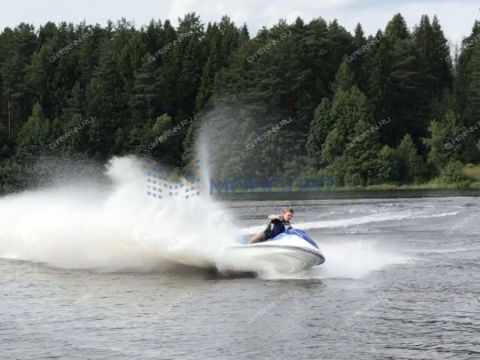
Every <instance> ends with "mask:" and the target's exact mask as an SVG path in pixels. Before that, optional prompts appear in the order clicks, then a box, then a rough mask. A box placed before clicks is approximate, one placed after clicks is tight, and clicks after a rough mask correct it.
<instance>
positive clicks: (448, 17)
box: [0, 0, 480, 42]
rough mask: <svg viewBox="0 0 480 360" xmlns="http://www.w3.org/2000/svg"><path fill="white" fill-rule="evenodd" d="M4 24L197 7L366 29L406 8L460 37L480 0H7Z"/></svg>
mask: <svg viewBox="0 0 480 360" xmlns="http://www.w3.org/2000/svg"><path fill="white" fill-rule="evenodd" d="M2 3H3V4H2V9H1V11H0V28H1V29H3V28H4V27H6V26H10V27H13V26H16V25H18V24H19V23H21V22H27V23H31V24H34V25H36V26H38V25H41V24H44V23H46V22H47V21H54V22H60V21H67V22H73V23H77V24H78V23H79V22H80V21H82V20H85V21H86V22H87V23H88V24H95V23H99V24H102V25H105V24H106V21H107V20H108V19H111V20H116V19H120V18H122V17H125V18H127V20H131V21H133V22H134V23H135V25H136V26H137V27H139V26H141V25H144V24H147V23H148V22H149V20H150V19H152V18H155V19H160V20H162V21H163V20H165V19H170V20H171V21H172V22H173V23H174V24H176V23H177V18H178V17H182V16H183V15H184V14H185V13H187V12H191V11H195V12H196V13H197V14H199V15H200V16H201V19H202V21H203V22H205V23H207V22H209V21H215V20H217V21H218V20H219V19H220V18H221V16H222V15H224V14H228V15H229V16H230V17H231V18H232V20H233V21H235V22H236V23H237V24H243V23H247V25H248V27H249V29H250V35H252V36H253V35H255V34H256V32H257V30H258V29H259V28H261V27H262V26H264V25H265V26H267V27H270V26H272V25H274V24H275V23H277V22H278V20H279V19H280V18H283V19H286V20H287V21H288V22H292V21H294V20H295V18H296V17H297V16H300V17H301V18H302V19H304V20H306V21H308V20H310V19H312V18H315V17H319V16H320V17H323V18H324V19H325V20H327V21H331V20H333V19H335V18H336V19H338V20H339V22H340V24H341V25H343V26H344V27H346V28H347V30H349V31H352V30H353V29H354V27H355V25H356V24H357V23H358V22H360V23H361V24H362V26H363V28H364V30H365V33H366V34H367V35H368V34H372V33H375V32H376V31H377V30H378V29H379V28H382V29H383V28H384V27H385V25H386V23H387V21H388V20H389V19H391V18H392V16H393V15H394V14H396V13H398V12H400V13H401V14H402V15H403V16H404V17H405V19H406V20H407V24H408V26H409V27H410V28H412V27H413V26H414V25H415V24H417V23H418V21H419V19H420V15H421V14H428V15H430V16H431V17H433V15H437V17H438V18H439V19H440V24H441V25H442V27H443V29H444V31H445V34H446V36H447V38H448V39H449V40H451V41H452V42H458V41H460V40H461V39H462V38H463V37H465V36H468V35H469V34H470V32H471V29H472V26H473V23H474V20H475V19H480V10H479V8H480V2H479V1H478V0H475V1H474V0H444V1H439V0H437V1H433V0H416V1H415V0H293V1H292V0H291V1H287V0H223V1H222V0H175V1H173V0H41V1H39V0H14V1H7V0H2Z"/></svg>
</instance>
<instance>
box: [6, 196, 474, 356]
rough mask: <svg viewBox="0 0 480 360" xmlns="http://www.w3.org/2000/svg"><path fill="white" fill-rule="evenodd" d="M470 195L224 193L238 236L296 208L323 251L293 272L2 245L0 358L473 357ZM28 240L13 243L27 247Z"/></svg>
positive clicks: (296, 220)
mask: <svg viewBox="0 0 480 360" xmlns="http://www.w3.org/2000/svg"><path fill="white" fill-rule="evenodd" d="M479 204H480V203H479V199H478V198H475V197H439V198H397V199H381V198H380V199H355V200H348V199H342V200H334V199H329V200H300V201H299V200H297V201H289V202H288V203H287V202H285V201H281V200H278V201H237V202H227V203H226V207H227V208H228V210H229V212H230V213H231V214H233V215H234V216H233V217H234V218H236V219H237V222H238V223H239V224H240V226H241V227H242V228H243V231H246V232H249V231H250V232H253V231H255V230H256V229H258V228H261V227H263V226H264V224H265V220H264V219H265V217H266V216H267V215H268V214H269V213H272V212H275V211H278V209H279V208H281V207H283V206H285V205H289V206H292V207H293V208H294V209H295V217H294V225H295V226H296V227H298V228H301V229H305V230H306V231H307V232H309V233H310V234H311V236H312V237H313V238H314V239H316V240H317V242H318V243H319V245H320V248H321V249H322V251H323V252H324V254H325V257H326V263H325V264H324V265H322V266H320V267H318V268H316V269H313V270H312V271H310V272H307V273H305V274H301V275H299V276H297V277H296V278H282V277H274V278H268V279H266V278H259V277H223V276H221V275H219V274H214V273H212V272H209V271H206V270H201V269H198V268H194V267H186V266H173V265H171V266H170V265H169V266H167V267H162V269H155V270H148V271H129V270H124V271H122V270H117V271H113V272H112V271H109V272H105V271H104V270H99V269H95V266H93V267H92V268H91V269H88V268H87V269H85V268H84V269H71V268H69V267H68V266H57V265H58V264H56V263H54V264H53V265H55V266H52V264H49V263H48V262H49V261H48V260H45V261H37V258H35V257H32V259H34V260H35V261H31V260H32V259H23V260H20V258H17V257H15V256H7V255H5V254H4V258H2V259H0V298H1V301H0V354H1V355H0V358H1V359H63V358H65V359H67V358H68V359H208V358H212V359H252V358H260V359H474V358H480V336H479V334H480V239H479V235H478V234H479V232H480V222H479V214H480V205H479ZM37 215H38V216H39V217H41V216H42V214H41V213H39V214H37ZM172 216H173V217H174V216H175V214H172ZM199 216H203V214H199ZM207 216H208V215H207ZM2 226H7V225H5V224H2ZM24 226H27V227H28V223H27V224H24ZM185 226H188V224H185ZM14 234H16V233H13V232H12V233H11V235H10V236H14ZM0 235H1V230H0ZM52 236H53V235H52ZM72 236H73V235H72ZM30 237H31V241H32V243H29V242H24V243H22V248H27V247H28V246H33V245H32V244H33V242H34V241H36V239H37V238H36V235H31V236H30ZM0 241H2V238H1V236H0ZM3 241H4V242H5V239H3ZM36 246H38V244H37V245H36ZM44 246H45V247H48V246H53V245H51V244H44ZM1 248H2V247H1V246H0V250H1ZM5 248H6V245H5V244H4V245H3V249H4V250H5ZM75 249H76V250H75V251H78V257H81V256H82V248H81V246H78V245H77V247H76V248H75ZM17 250H18V249H17ZM47 250H48V249H44V251H47ZM56 251H58V250H56ZM10 255H11V254H10ZM41 259H43V258H41ZM45 259H48V257H45Z"/></svg>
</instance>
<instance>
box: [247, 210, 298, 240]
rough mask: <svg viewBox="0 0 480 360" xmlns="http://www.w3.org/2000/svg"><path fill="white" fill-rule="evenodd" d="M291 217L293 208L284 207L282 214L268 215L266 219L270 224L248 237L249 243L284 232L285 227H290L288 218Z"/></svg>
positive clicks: (271, 237)
mask: <svg viewBox="0 0 480 360" xmlns="http://www.w3.org/2000/svg"><path fill="white" fill-rule="evenodd" d="M292 218H293V209H292V208H285V209H283V215H270V216H269V217H268V219H269V220H270V224H268V226H267V228H266V229H265V230H264V231H262V232H260V233H258V234H255V235H253V236H252V238H251V239H250V244H253V243H257V242H262V241H265V240H268V239H273V238H274V237H275V236H277V235H278V234H281V233H283V232H285V230H286V229H290V228H291V227H292V226H291V225H290V220H292Z"/></svg>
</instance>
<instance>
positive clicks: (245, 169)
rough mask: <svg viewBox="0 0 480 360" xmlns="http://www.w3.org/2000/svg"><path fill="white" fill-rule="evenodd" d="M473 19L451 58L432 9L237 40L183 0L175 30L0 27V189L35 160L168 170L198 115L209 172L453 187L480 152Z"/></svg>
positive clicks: (243, 30) (279, 29) (229, 28)
mask: <svg viewBox="0 0 480 360" xmlns="http://www.w3.org/2000/svg"><path fill="white" fill-rule="evenodd" d="M472 25H473V29H472V33H471V34H470V36H469V37H467V38H466V39H464V41H463V43H462V44H461V46H459V47H458V48H457V50H456V52H455V56H453V58H452V56H451V54H450V48H449V46H448V42H447V39H446V38H445V35H444V33H443V31H442V28H441V25H440V24H439V21H438V19H437V18H436V17H434V18H433V19H431V18H429V17H428V16H425V15H424V16H421V18H420V19H419V23H418V24H417V25H415V26H414V27H413V28H412V29H410V28H409V27H408V26H407V24H406V22H405V20H404V18H403V17H402V16H401V15H400V14H397V15H395V16H393V18H392V19H391V21H390V22H389V23H388V24H386V27H385V29H382V30H379V31H378V32H377V33H376V34H372V35H366V34H364V32H363V31H362V27H361V25H360V24H359V25H358V26H357V27H356V29H355V32H354V33H353V34H351V33H350V32H348V31H347V30H346V29H345V28H343V27H342V26H341V25H340V24H339V23H338V22H337V21H333V22H330V23H328V22H326V21H325V20H323V19H322V18H320V17H319V18H316V19H315V20H312V21H310V22H309V23H305V22H304V21H303V20H302V19H300V18H298V19H297V20H296V21H295V23H293V24H291V25H288V24H287V23H286V22H285V21H282V20H281V21H279V23H278V24H277V25H275V26H273V27H272V28H270V29H267V28H263V29H261V30H260V31H259V32H258V34H257V35H256V36H255V37H252V36H251V35H250V34H249V31H248V28H247V26H246V25H236V24H234V23H233V22H232V21H231V20H230V19H229V17H227V16H225V17H223V18H222V19H221V21H220V22H218V23H217V22H215V23H208V24H203V23H202V22H201V19H200V17H199V16H197V15H196V14H194V13H191V14H187V15H185V17H184V18H183V19H180V21H179V25H178V26H177V27H176V28H175V27H173V26H172V25H171V23H170V22H169V21H168V20H166V21H164V22H162V21H152V22H151V23H150V24H149V25H148V26H144V27H142V28H140V29H138V28H135V27H134V26H133V25H131V24H130V23H129V22H128V21H126V20H121V21H117V22H116V23H113V22H110V23H108V24H107V26H105V27H102V26H100V25H95V26H92V25H87V24H85V23H82V24H79V25H74V24H67V23H60V24H54V23H47V24H45V25H44V26H41V27H40V28H35V27H33V26H31V25H29V24H20V25H19V26H17V27H16V28H14V29H11V28H5V29H3V32H2V33H1V34H0V89H1V104H0V106H1V111H0V191H1V192H3V193H7V192H11V191H16V190H18V189H22V188H25V187H27V186H30V185H31V182H32V179H35V178H36V175H37V174H35V169H36V168H35V166H33V164H35V163H38V162H39V161H44V159H46V158H58V159H71V160H73V161H76V160H79V161H80V160H81V159H90V160H92V161H95V162H98V163H103V162H105V161H107V160H108V159H109V158H111V157H112V156H115V155H127V154H136V155H139V156H140V157H145V158H150V159H154V160H158V161H159V162H161V163H162V164H165V165H167V166H169V167H171V168H172V169H177V170H178V169H182V168H184V164H186V163H188V161H189V159H190V158H191V157H192V156H193V155H192V154H193V153H194V147H195V143H196V140H197V138H198V137H199V136H200V135H199V134H200V129H201V128H203V127H207V128H209V127H210V128H211V129H212V131H211V132H210V133H211V134H213V136H214V138H213V139H212V140H211V144H210V145H211V154H210V157H211V161H212V162H213V163H214V164H216V166H215V169H216V173H217V174H218V175H219V176H223V177H227V176H235V175H238V174H242V176H251V177H266V176H284V177H289V176H298V175H302V176H312V177H313V176H318V175H331V176H334V177H335V180H336V184H337V185H339V186H370V185H375V184H392V185H402V184H427V183H431V184H461V185H462V186H468V185H469V184H470V182H471V181H472V180H470V179H469V178H468V177H466V176H465V174H464V171H465V168H468V166H467V165H468V164H478V163H479V162H480V131H478V130H480V41H478V40H480V22H478V21H477V22H475V24H472ZM284 119H290V120H289V122H288V124H286V125H285V126H284V127H282V128H281V129H278V124H279V123H280V122H281V121H282V120H284ZM285 123H286V122H285ZM275 126H277V130H278V131H276V132H275V133H274V134H271V136H268V137H267V138H266V139H264V140H263V141H261V142H258V143H257V142H255V139H258V137H259V135H261V134H264V133H266V132H268V131H269V129H272V128H274V127H275ZM172 129H174V131H172ZM165 134H168V136H166V135H165ZM160 138H161V141H159V139H160ZM252 144H255V146H252ZM470 166H471V165H470Z"/></svg>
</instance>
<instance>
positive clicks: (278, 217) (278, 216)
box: [268, 215, 282, 220]
mask: <svg viewBox="0 0 480 360" xmlns="http://www.w3.org/2000/svg"><path fill="white" fill-rule="evenodd" d="M268 220H282V215H270V216H269V217H268Z"/></svg>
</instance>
